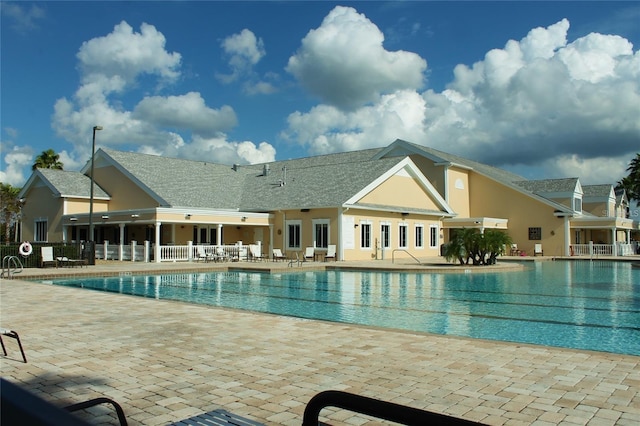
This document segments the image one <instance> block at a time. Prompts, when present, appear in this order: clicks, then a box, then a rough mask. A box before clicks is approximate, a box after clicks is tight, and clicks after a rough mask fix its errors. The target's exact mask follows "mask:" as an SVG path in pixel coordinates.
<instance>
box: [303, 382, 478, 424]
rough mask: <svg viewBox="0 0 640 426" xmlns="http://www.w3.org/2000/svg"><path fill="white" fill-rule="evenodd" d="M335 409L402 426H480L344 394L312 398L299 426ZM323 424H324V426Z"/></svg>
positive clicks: (337, 392) (328, 394)
mask: <svg viewBox="0 0 640 426" xmlns="http://www.w3.org/2000/svg"><path fill="white" fill-rule="evenodd" d="M329 406H331V407H337V408H342V409H345V410H349V411H354V412H356V413H360V414H365V415H368V416H373V417H376V418H379V419H383V420H388V421H391V422H395V423H400V424H404V425H416V426H424V425H429V424H441V425H444V424H446V425H464V426H467V425H480V424H481V423H477V422H473V421H470V420H464V419H460V418H457V417H450V416H447V415H444V414H439V413H433V412H431V411H425V410H420V409H418V408H413V407H407V406H406V405H400V404H395V403H393V402H387V401H381V400H379V399H373V398H369V397H366V396H361V395H356V394H352V393H348V392H343V391H335V390H330V391H324V392H320V393H319V394H317V395H315V396H314V397H313V398H311V400H310V401H309V403H308V404H307V406H306V407H305V409H304V415H303V418H302V426H318V424H319V423H318V421H319V417H320V411H321V410H322V409H323V408H325V407H329ZM323 424H325V423H323Z"/></svg>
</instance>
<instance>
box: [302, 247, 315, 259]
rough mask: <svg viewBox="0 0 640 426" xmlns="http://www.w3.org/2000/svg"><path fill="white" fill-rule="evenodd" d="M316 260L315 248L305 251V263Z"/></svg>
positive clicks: (308, 248)
mask: <svg viewBox="0 0 640 426" xmlns="http://www.w3.org/2000/svg"><path fill="white" fill-rule="evenodd" d="M314 260H316V249H315V247H307V248H306V249H305V250H304V257H303V258H302V261H303V262H309V261H314Z"/></svg>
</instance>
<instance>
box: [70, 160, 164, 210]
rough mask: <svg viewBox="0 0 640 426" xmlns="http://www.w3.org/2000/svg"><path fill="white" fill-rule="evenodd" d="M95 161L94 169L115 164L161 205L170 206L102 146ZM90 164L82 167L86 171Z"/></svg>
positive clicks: (115, 166)
mask: <svg viewBox="0 0 640 426" xmlns="http://www.w3.org/2000/svg"><path fill="white" fill-rule="evenodd" d="M113 152H114V154H119V155H126V154H128V153H126V152H122V151H113ZM132 155H136V154H132ZM93 161H94V169H95V168H100V167H107V166H113V167H114V168H116V169H117V170H118V171H119V172H120V173H122V174H123V175H124V176H125V177H126V178H127V179H129V180H130V181H131V182H132V183H133V184H134V185H136V186H137V187H139V188H140V189H141V190H142V191H143V192H145V193H146V194H147V195H148V196H149V197H150V198H152V199H153V200H155V201H156V202H157V203H158V205H159V206H164V207H168V206H169V203H168V202H167V201H166V200H165V199H164V198H162V197H161V196H160V195H158V194H157V193H156V192H154V191H153V190H151V188H149V187H148V186H147V185H145V184H144V183H142V182H141V181H140V180H139V179H138V178H137V177H136V176H134V175H133V173H131V171H129V169H127V168H126V167H125V166H123V165H122V164H120V162H119V161H117V160H116V159H115V158H114V157H113V156H112V155H110V153H109V152H107V151H106V150H104V149H102V148H100V149H99V150H98V151H96V153H95V157H94V159H93ZM90 164H91V162H88V163H87V165H85V167H84V168H83V169H82V171H83V172H86V171H87V170H88V168H89V167H90Z"/></svg>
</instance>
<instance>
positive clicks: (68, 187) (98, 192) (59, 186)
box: [38, 169, 109, 198]
mask: <svg viewBox="0 0 640 426" xmlns="http://www.w3.org/2000/svg"><path fill="white" fill-rule="evenodd" d="M38 172H39V173H40V174H41V175H42V178H43V179H46V180H47V182H48V183H49V185H51V186H52V187H53V188H54V189H55V191H56V192H57V194H56V195H59V196H61V197H79V198H84V197H86V198H89V197H90V196H91V178H90V177H89V176H85V175H84V174H82V173H80V172H72V171H65V170H57V169H38ZM93 196H94V198H109V194H107V193H106V192H105V191H104V190H103V189H102V188H100V186H99V185H98V184H97V183H95V182H94V186H93Z"/></svg>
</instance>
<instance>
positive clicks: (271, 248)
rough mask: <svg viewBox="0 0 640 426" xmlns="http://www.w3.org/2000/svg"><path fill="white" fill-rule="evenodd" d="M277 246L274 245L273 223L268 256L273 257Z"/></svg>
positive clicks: (270, 227) (270, 231) (270, 226)
mask: <svg viewBox="0 0 640 426" xmlns="http://www.w3.org/2000/svg"><path fill="white" fill-rule="evenodd" d="M274 248H275V246H274V245H273V225H269V252H268V253H267V257H271V255H272V254H273V249H274Z"/></svg>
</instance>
